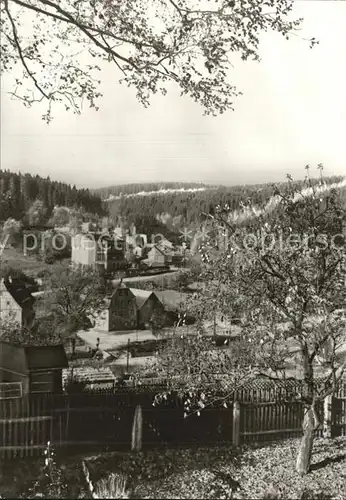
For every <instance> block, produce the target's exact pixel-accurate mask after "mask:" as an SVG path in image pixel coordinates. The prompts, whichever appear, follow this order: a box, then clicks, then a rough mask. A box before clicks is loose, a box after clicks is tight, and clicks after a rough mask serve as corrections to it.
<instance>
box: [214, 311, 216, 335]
mask: <svg viewBox="0 0 346 500" xmlns="http://www.w3.org/2000/svg"><path fill="white" fill-rule="evenodd" d="M214 342H216V313H214Z"/></svg>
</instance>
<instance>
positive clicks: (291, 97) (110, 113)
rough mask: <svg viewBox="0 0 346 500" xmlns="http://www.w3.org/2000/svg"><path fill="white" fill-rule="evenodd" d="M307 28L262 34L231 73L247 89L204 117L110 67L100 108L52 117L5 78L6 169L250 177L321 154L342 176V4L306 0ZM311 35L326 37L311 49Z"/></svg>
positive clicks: (81, 179)
mask: <svg viewBox="0 0 346 500" xmlns="http://www.w3.org/2000/svg"><path fill="white" fill-rule="evenodd" d="M294 14H295V17H300V16H302V17H304V23H303V25H302V30H301V31H300V33H299V36H296V37H293V38H292V39H291V40H289V41H286V40H285V39H284V37H282V36H280V35H279V34H276V33H268V34H265V35H264V36H262V38H261V49H260V53H261V57H262V61H261V62H260V63H255V62H244V63H243V62H242V63H240V62H239V63H238V64H236V65H235V68H234V69H232V71H233V72H234V75H231V81H232V83H234V84H236V85H237V87H238V89H239V90H241V91H242V92H243V95H242V96H240V97H239V98H237V99H236V101H235V111H234V112H231V111H230V112H228V113H226V114H224V115H221V116H218V117H210V116H203V110H202V108H201V106H200V105H198V104H196V103H194V102H192V101H190V100H189V99H188V98H186V97H184V98H181V97H180V96H179V93H178V92H176V91H175V90H172V91H170V92H169V93H168V94H167V95H166V96H164V97H163V96H159V95H156V96H154V97H153V99H152V101H151V106H150V107H149V108H147V109H145V108H143V107H142V105H141V104H139V103H138V102H137V100H136V97H135V91H134V90H133V89H128V88H127V87H124V86H122V85H120V84H119V83H118V78H119V77H120V75H119V74H118V72H117V70H116V68H115V67H113V66H111V65H110V66H109V67H108V68H107V70H105V71H103V72H102V80H103V85H102V91H103V93H104V96H103V98H102V99H101V100H100V102H99V106H100V110H99V111H98V112H96V111H94V110H90V109H86V110H85V111H84V112H83V114H82V115H80V116H76V115H73V114H71V113H67V112H66V111H65V110H64V109H62V108H60V109H59V108H56V109H55V110H54V120H53V121H52V122H51V123H50V124H49V125H47V124H45V123H44V122H43V121H42V120H41V115H42V113H43V110H42V108H40V107H39V106H36V107H32V108H30V109H27V108H25V107H24V106H23V104H22V103H21V102H19V101H15V100H13V99H11V98H10V96H9V95H8V94H7V93H6V91H7V90H9V88H8V85H7V81H6V76H5V77H4V79H3V81H2V88H1V168H3V169H10V170H13V171H18V170H21V172H29V173H32V174H39V175H42V176H48V175H49V176H50V177H51V179H56V180H60V181H63V182H67V183H72V184H76V186H77V187H88V188H97V187H105V186H109V185H115V184H123V183H133V182H159V181H165V182H168V181H180V182H203V183H210V184H219V183H221V184H226V185H235V184H244V183H259V182H269V181H273V182H277V181H280V180H285V177H286V174H287V173H290V174H292V175H293V177H295V178H302V177H304V175H305V171H304V166H305V165H306V164H310V165H311V166H312V167H314V166H316V165H317V164H318V163H323V165H324V167H325V174H326V175H346V147H345V136H346V98H345V89H346V32H345V26H346V2H343V1H330V0H324V1H323V0H320V1H314V0H298V1H297V2H296V4H295V8H294ZM304 37H306V38H308V37H315V38H317V39H318V40H319V42H320V43H319V45H317V46H315V47H314V48H313V49H310V48H309V42H307V41H305V40H303V38H304Z"/></svg>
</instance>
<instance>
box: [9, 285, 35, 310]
mask: <svg viewBox="0 0 346 500" xmlns="http://www.w3.org/2000/svg"><path fill="white" fill-rule="evenodd" d="M4 285H5V287H6V289H7V291H8V292H9V293H10V294H11V295H12V297H13V298H14V300H15V301H16V302H17V304H18V305H20V307H24V306H26V305H27V304H32V303H33V302H34V297H33V296H32V295H31V293H30V291H29V290H28V288H27V287H26V286H25V285H24V284H23V282H22V281H21V280H18V279H15V278H13V279H12V278H9V279H7V280H4Z"/></svg>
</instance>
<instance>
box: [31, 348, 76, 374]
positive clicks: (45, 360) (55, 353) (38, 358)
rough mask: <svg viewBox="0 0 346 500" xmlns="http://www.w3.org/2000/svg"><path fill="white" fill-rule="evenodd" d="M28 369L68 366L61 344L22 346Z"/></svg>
mask: <svg viewBox="0 0 346 500" xmlns="http://www.w3.org/2000/svg"><path fill="white" fill-rule="evenodd" d="M24 349H25V356H26V362H27V365H28V369H29V370H38V369H45V368H68V361H67V357H66V353H65V349H64V346H63V345H62V344H60V345H55V346H42V347H41V346H40V347H24Z"/></svg>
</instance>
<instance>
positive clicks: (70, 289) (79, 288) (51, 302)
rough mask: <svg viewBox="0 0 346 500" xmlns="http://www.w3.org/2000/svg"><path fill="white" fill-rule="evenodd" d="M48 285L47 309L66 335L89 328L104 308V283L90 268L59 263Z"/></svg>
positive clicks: (48, 280)
mask: <svg viewBox="0 0 346 500" xmlns="http://www.w3.org/2000/svg"><path fill="white" fill-rule="evenodd" d="M45 285H46V289H47V291H46V293H45V296H44V299H43V300H44V309H45V310H46V312H47V314H48V313H50V314H51V315H52V318H53V321H54V323H55V325H56V328H57V329H58V331H59V332H61V333H62V335H64V336H69V335H70V334H73V333H75V332H76V331H78V330H84V329H87V328H90V326H91V325H92V318H95V317H96V316H97V314H98V313H99V312H100V311H101V310H102V309H103V300H104V286H103V284H102V280H101V278H100V276H99V275H98V273H96V272H94V271H93V270H91V269H84V268H83V267H77V268H71V267H69V268H66V267H65V266H63V265H60V264H56V266H55V267H54V269H53V270H52V273H51V275H50V276H49V277H48V278H47V280H46V284H45Z"/></svg>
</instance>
